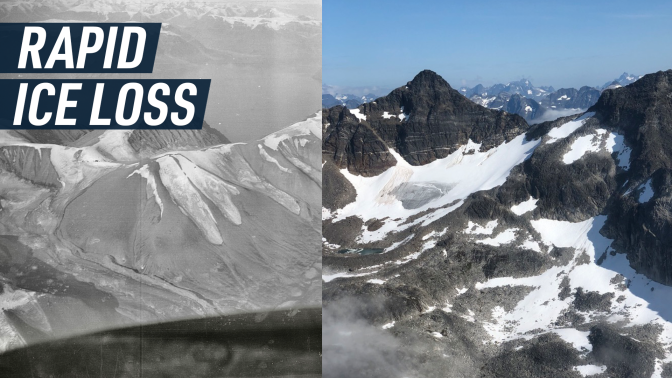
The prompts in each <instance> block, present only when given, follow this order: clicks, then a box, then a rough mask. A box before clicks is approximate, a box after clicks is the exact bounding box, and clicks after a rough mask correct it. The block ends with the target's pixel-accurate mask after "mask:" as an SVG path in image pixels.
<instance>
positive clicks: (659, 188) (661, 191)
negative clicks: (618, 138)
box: [590, 70, 672, 285]
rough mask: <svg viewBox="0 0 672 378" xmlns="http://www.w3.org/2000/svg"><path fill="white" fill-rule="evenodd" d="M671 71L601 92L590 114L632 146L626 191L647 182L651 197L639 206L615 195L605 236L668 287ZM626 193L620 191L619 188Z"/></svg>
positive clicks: (671, 267)
mask: <svg viewBox="0 0 672 378" xmlns="http://www.w3.org/2000/svg"><path fill="white" fill-rule="evenodd" d="M671 98H672V70H669V71H665V72H663V71H661V72H657V73H655V74H650V75H646V76H644V77H643V78H641V79H639V80H638V81H636V82H634V83H632V84H630V85H628V86H627V87H623V88H618V89H609V90H606V91H604V93H603V95H602V97H600V100H599V101H598V102H597V103H596V104H595V106H593V107H592V108H591V109H590V110H591V111H595V112H596V117H597V118H599V119H600V121H601V122H602V123H603V124H605V125H608V126H610V127H613V128H616V129H618V130H619V131H620V132H621V133H623V135H624V137H625V142H626V144H628V145H629V146H632V154H631V158H630V169H629V170H628V172H627V173H626V174H625V177H624V178H625V179H627V180H629V183H630V185H629V186H627V187H637V186H638V185H640V184H642V183H645V182H646V181H648V180H651V181H650V182H651V187H652V189H653V191H654V196H653V198H652V199H651V200H649V201H647V202H645V203H640V202H638V201H636V200H634V199H633V198H632V197H630V196H625V195H619V196H616V198H615V201H614V204H613V206H612V207H611V209H610V210H611V212H610V214H609V221H608V223H607V230H606V231H607V234H608V235H609V237H612V238H614V239H616V245H617V246H618V249H619V250H622V251H623V252H626V253H627V254H628V260H629V261H630V264H631V265H632V267H633V268H635V269H637V270H638V271H640V272H642V273H644V274H646V275H647V276H648V277H649V278H652V279H654V280H656V281H658V282H661V283H664V284H667V285H670V284H672V253H671V251H672V213H671V212H670V206H671V205H672V192H670V190H669V188H670V185H672V170H671V169H672V127H670V125H672V100H671ZM624 191H625V190H624Z"/></svg>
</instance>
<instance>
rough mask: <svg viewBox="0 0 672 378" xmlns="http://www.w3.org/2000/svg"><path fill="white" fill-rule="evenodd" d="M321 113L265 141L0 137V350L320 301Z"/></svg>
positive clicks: (125, 135)
mask: <svg viewBox="0 0 672 378" xmlns="http://www.w3.org/2000/svg"><path fill="white" fill-rule="evenodd" d="M319 123H320V120H319V114H316V115H315V116H314V117H311V118H309V119H307V120H305V121H303V122H300V123H297V124H295V125H292V126H290V127H288V128H285V129H283V130H281V131H278V132H276V133H274V134H271V135H269V136H267V137H266V138H264V139H261V140H257V141H253V142H249V143H236V144H227V139H226V138H225V137H224V136H223V135H221V134H220V133H219V132H217V131H214V130H212V129H210V128H209V127H207V125H206V126H205V127H204V128H203V130H197V131H182V130H170V131H137V130H136V131H130V130H129V131H126V130H107V131H104V132H100V131H97V132H90V133H86V134H84V135H79V134H77V135H74V134H69V133H63V134H62V135H59V136H58V138H57V140H56V139H53V138H55V137H52V136H48V138H52V139H49V140H51V141H53V142H56V141H59V140H60V143H45V142H47V140H45V139H47V137H44V138H42V139H40V136H39V135H32V136H31V138H33V139H32V140H42V142H40V143H35V142H31V141H30V140H28V139H27V138H26V136H25V135H24V134H19V133H15V132H4V134H2V135H0V136H1V138H0V200H1V201H0V206H1V208H0V209H1V211H0V234H2V235H3V236H2V237H0V261H2V267H3V268H2V269H3V271H2V272H0V277H1V278H2V281H1V283H2V291H1V292H0V303H2V305H3V310H4V314H3V315H0V328H2V335H3V337H2V338H1V342H2V345H1V346H2V349H7V348H13V347H16V346H20V345H23V344H26V343H31V342H35V341H40V340H44V339H49V338H52V337H62V336H67V335H70V334H73V333H80V332H84V331H87V330H96V329H102V328H108V327H110V326H117V325H122V324H136V323H144V322H155V321H158V320H167V319H176V318H185V317H194V316H204V315H213V314H221V313H230V312H232V311H242V310H245V311H249V310H255V309H272V308H276V307H294V306H297V305H300V304H310V303H312V304H314V303H319V301H320V295H321V292H320V281H319V277H318V276H319V271H320V269H321V265H320V256H319V255H317V254H316V251H317V250H318V249H319V247H318V245H319V235H320V228H319V225H320V220H319V214H318V212H319V203H320V201H321V189H320V188H321V180H320V177H321V167H320V166H319V165H318V164H319V163H318V156H319Z"/></svg>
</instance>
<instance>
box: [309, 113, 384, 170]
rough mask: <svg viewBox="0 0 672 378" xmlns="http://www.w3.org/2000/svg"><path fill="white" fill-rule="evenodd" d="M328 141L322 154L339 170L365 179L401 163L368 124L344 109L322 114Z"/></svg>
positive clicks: (324, 143)
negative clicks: (345, 169)
mask: <svg viewBox="0 0 672 378" xmlns="http://www.w3.org/2000/svg"><path fill="white" fill-rule="evenodd" d="M322 124H323V129H326V130H325V131H324V137H323V139H322V154H323V156H325V157H326V158H327V160H333V162H334V164H335V165H336V167H338V168H347V169H348V170H349V171H350V172H352V173H355V174H360V175H362V176H375V175H377V174H379V173H381V172H383V171H385V170H386V169H387V168H389V167H392V166H394V165H395V164H396V163H397V160H396V159H395V158H394V156H392V154H390V152H389V150H388V148H387V145H386V144H385V142H384V141H383V140H382V139H381V138H380V136H379V135H378V134H377V133H376V132H375V131H374V130H373V129H372V128H371V127H370V126H369V125H368V124H366V123H364V122H362V123H360V122H359V121H358V119H357V118H356V117H355V116H354V115H352V114H351V113H350V111H349V110H348V109H347V108H346V107H343V106H337V107H334V108H331V109H324V110H323V111H322Z"/></svg>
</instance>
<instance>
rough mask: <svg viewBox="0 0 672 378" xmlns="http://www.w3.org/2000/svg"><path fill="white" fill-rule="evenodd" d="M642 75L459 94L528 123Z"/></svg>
mask: <svg viewBox="0 0 672 378" xmlns="http://www.w3.org/2000/svg"><path fill="white" fill-rule="evenodd" d="M641 77H642V76H639V75H632V74H629V73H627V72H624V73H623V74H622V75H621V76H620V77H618V78H617V79H615V80H612V81H609V82H607V83H605V84H604V85H603V86H601V87H589V86H583V87H581V88H579V89H576V88H561V89H557V90H556V89H555V88H554V87H552V86H541V87H536V86H534V85H533V84H532V82H531V81H530V80H528V79H522V80H518V81H512V82H508V83H506V84H495V85H492V86H489V87H485V86H483V85H482V84H478V85H476V86H474V87H471V88H469V87H461V88H460V89H459V93H461V94H462V95H463V96H465V97H467V98H468V99H470V100H471V101H473V102H475V103H477V104H479V105H481V106H484V107H486V108H490V109H498V110H503V111H506V112H508V113H514V114H518V115H520V116H521V117H523V118H525V120H526V121H528V122H529V123H539V122H543V121H549V120H553V119H556V118H559V117H561V116H566V115H570V114H576V113H580V112H582V111H585V110H586V109H588V108H589V107H591V106H593V105H594V104H595V103H596V102H597V99H598V98H599V97H600V93H602V91H603V90H605V89H615V88H620V87H623V86H626V85H628V84H631V83H633V82H635V81H637V80H638V79H639V78H641ZM323 92H324V88H323ZM377 97H379V96H376V95H374V94H368V95H365V96H355V95H347V94H346V95H341V94H335V95H333V94H327V93H324V94H323V95H322V106H323V107H325V108H331V107H333V106H336V105H343V106H345V107H347V108H348V109H354V108H356V107H358V106H359V105H361V104H364V103H367V102H371V101H373V100H374V99H376V98H377Z"/></svg>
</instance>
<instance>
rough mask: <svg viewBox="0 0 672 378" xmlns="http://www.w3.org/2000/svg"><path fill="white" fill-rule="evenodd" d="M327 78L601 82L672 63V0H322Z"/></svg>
mask: <svg viewBox="0 0 672 378" xmlns="http://www.w3.org/2000/svg"><path fill="white" fill-rule="evenodd" d="M323 15H324V16H323V47H322V49H323V50H322V51H323V76H322V80H323V82H324V83H327V84H331V85H338V86H357V87H359V86H381V87H387V88H396V87H398V86H401V85H403V84H405V83H406V82H407V81H409V80H411V79H412V78H413V76H415V74H417V73H418V72H419V71H421V70H423V69H425V68H427V69H431V70H433V71H436V72H437V73H439V74H440V75H441V76H443V78H444V79H446V80H447V81H448V82H449V83H450V84H451V86H453V87H460V86H462V85H468V86H473V85H475V84H478V83H482V84H485V85H491V84H495V83H498V82H504V83H506V82H508V81H512V80H518V79H521V78H527V79H530V80H531V81H532V83H533V84H535V85H538V86H540V85H553V86H554V87H555V88H556V89H558V88H561V87H580V86H582V85H591V86H596V85H602V84H604V83H605V82H606V81H609V80H613V79H615V78H617V77H618V76H620V75H621V74H622V73H623V72H624V71H627V72H629V73H634V74H640V75H642V74H646V73H650V72H655V71H659V70H666V69H670V68H672V43H671V42H672V1H669V0H668V1H658V0H655V1H648V0H647V1H622V0H615V1H614V0H609V1H605V0H597V1H595V0H590V1H589V0H582V1H573V0H562V1H553V2H547V1H543V0H536V1H490V0H485V1H426V0H424V1H422V0H421V1H413V2H410V1H398V0H385V1H383V0H376V1H371V0H367V1H356V0H342V1H333V0H324V1H323Z"/></svg>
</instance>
